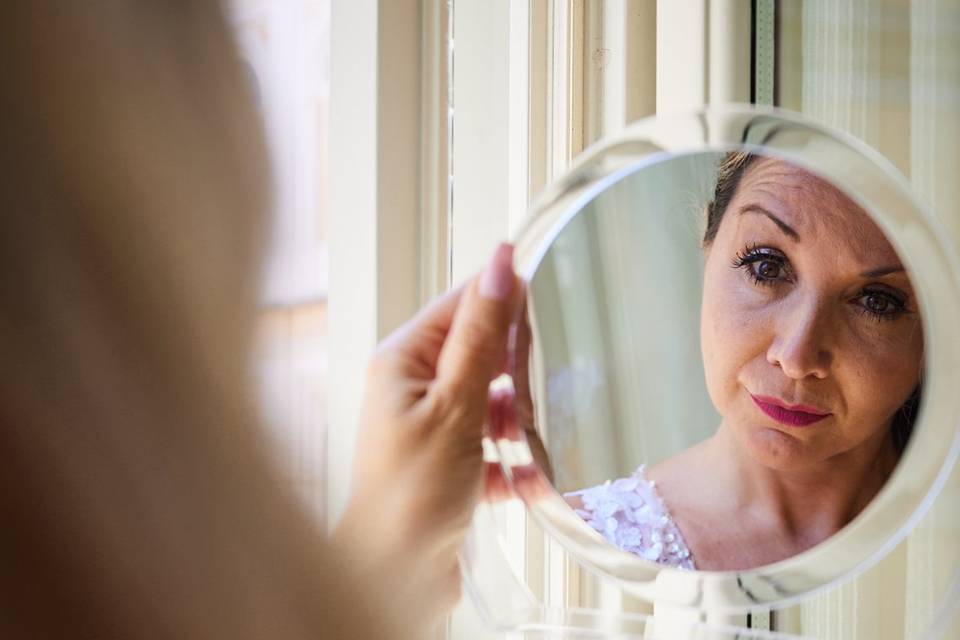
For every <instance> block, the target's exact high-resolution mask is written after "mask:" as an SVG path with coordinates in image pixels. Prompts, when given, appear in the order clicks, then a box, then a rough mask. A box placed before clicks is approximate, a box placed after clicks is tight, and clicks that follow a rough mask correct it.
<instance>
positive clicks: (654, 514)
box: [564, 465, 695, 570]
mask: <svg viewBox="0 0 960 640" xmlns="http://www.w3.org/2000/svg"><path fill="white" fill-rule="evenodd" d="M644 468H645V467H644V466H643V465H641V466H640V468H638V469H637V470H636V471H634V472H633V474H632V475H630V477H627V478H619V479H617V480H612V481H611V480H607V481H606V482H605V483H603V484H600V485H597V486H595V487H589V488H587V489H580V490H579V491H571V492H569V493H565V494H564V497H565V498H568V499H570V498H579V501H574V502H579V504H577V506H576V507H575V510H576V512H577V515H579V516H580V517H581V518H583V519H584V520H586V521H587V522H588V523H589V524H590V526H592V527H593V528H594V529H596V530H597V531H599V532H600V533H601V534H602V535H603V537H604V538H606V539H607V540H608V541H610V542H611V543H612V544H614V545H616V546H617V547H619V548H621V549H623V550H624V551H629V552H630V553H635V554H637V555H638V556H640V557H642V558H644V559H646V560H650V561H651V562H657V563H659V564H663V565H667V566H670V567H674V568H676V569H691V570H692V569H694V568H695V567H694V563H693V556H692V555H691V553H690V549H689V548H688V547H687V544H686V542H684V540H683V536H682V535H681V534H680V529H679V528H678V527H677V524H676V523H675V522H674V521H673V518H672V517H671V516H670V512H669V511H668V510H667V507H666V505H665V504H664V503H663V500H661V499H660V496H659V495H657V491H656V487H655V486H654V485H655V483H654V481H652V480H647V478H646V477H645V476H644Z"/></svg>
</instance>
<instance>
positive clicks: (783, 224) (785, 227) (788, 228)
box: [740, 204, 800, 242]
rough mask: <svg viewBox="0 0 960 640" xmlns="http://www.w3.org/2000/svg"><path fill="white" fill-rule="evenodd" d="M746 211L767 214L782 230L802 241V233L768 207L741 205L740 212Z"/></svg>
mask: <svg viewBox="0 0 960 640" xmlns="http://www.w3.org/2000/svg"><path fill="white" fill-rule="evenodd" d="M744 213H759V214H761V215H764V216H767V217H768V218H770V219H771V220H773V221H774V223H776V225H777V226H778V227H780V230H781V231H783V232H784V233H785V234H787V235H788V236H790V237H791V238H793V239H794V240H796V241H797V242H799V241H800V234H799V233H797V232H796V230H795V229H794V228H793V227H791V226H790V225H788V224H787V223H786V222H784V221H783V220H781V219H780V218H778V217H777V216H775V215H773V214H772V213H770V212H769V211H767V210H766V209H764V208H763V207H761V206H760V205H758V204H747V205H744V206H743V207H741V209H740V214H741V215H742V214H744Z"/></svg>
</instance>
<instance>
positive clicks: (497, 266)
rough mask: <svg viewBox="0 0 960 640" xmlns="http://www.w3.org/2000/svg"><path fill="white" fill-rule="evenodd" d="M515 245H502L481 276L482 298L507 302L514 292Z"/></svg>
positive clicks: (505, 243)
mask: <svg viewBox="0 0 960 640" xmlns="http://www.w3.org/2000/svg"><path fill="white" fill-rule="evenodd" d="M513 282H514V276H513V245H512V244H509V243H507V242H504V243H501V244H500V246H499V247H497V250H496V251H495V252H494V253H493V257H492V258H490V262H489V263H488V264H487V268H486V269H484V271H483V275H482V276H480V289H479V290H480V296H481V297H483V298H490V299H492V300H506V298H507V296H509V295H510V292H511V291H512V290H513Z"/></svg>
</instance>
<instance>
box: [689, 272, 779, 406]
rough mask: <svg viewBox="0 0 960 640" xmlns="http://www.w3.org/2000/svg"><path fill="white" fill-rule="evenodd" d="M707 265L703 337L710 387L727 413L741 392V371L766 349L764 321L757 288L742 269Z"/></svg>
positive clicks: (702, 346)
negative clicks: (746, 281) (741, 276)
mask: <svg viewBox="0 0 960 640" xmlns="http://www.w3.org/2000/svg"><path fill="white" fill-rule="evenodd" d="M728 271H730V273H724V272H723V271H720V272H719V273H718V272H717V270H711V269H708V270H707V272H706V273H705V277H704V295H703V306H702V309H701V314H700V340H701V348H702V352H703V365H704V373H705V376H706V382H707V390H708V391H709V393H710V399H711V400H712V401H713V404H714V406H715V407H716V409H717V411H719V412H720V413H721V414H724V413H725V411H726V410H727V408H728V407H729V405H730V404H731V403H732V402H733V401H734V398H735V396H736V395H737V394H738V393H739V390H740V389H739V387H740V383H741V380H740V378H741V373H742V372H743V371H744V370H745V369H747V368H748V367H749V366H750V363H752V362H754V361H755V360H756V359H757V358H764V357H765V353H766V342H765V340H766V336H765V329H764V327H765V323H764V322H763V312H762V309H760V308H759V307H758V305H757V304H756V296H755V295H752V294H753V293H754V292H752V291H750V290H749V289H747V287H744V286H743V283H742V282H740V281H739V280H738V277H739V273H738V272H735V271H734V270H733V269H728Z"/></svg>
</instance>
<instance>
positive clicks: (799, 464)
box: [746, 427, 819, 471]
mask: <svg viewBox="0 0 960 640" xmlns="http://www.w3.org/2000/svg"><path fill="white" fill-rule="evenodd" d="M746 435H747V443H746V444H747V449H748V451H749V452H750V456H751V457H752V458H753V459H754V460H756V461H757V462H758V463H760V464H761V465H763V466H764V467H767V468H769V469H773V470H775V471H798V470H801V469H804V468H806V467H809V466H811V465H812V464H815V463H816V462H817V460H818V459H819V458H818V456H817V455H816V454H815V452H814V451H812V450H811V447H810V446H809V444H808V443H806V442H804V440H803V439H801V438H798V437H796V436H794V435H791V434H790V433H787V432H784V431H780V430H778V429H774V428H772V427H758V428H754V429H752V430H751V432H750V433H749V434H746Z"/></svg>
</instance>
